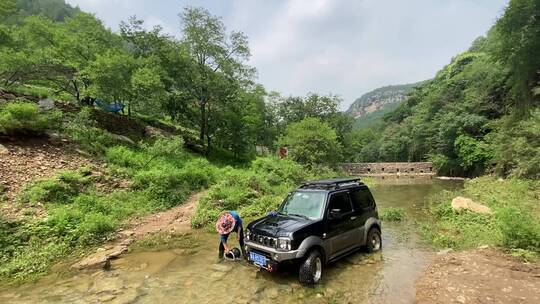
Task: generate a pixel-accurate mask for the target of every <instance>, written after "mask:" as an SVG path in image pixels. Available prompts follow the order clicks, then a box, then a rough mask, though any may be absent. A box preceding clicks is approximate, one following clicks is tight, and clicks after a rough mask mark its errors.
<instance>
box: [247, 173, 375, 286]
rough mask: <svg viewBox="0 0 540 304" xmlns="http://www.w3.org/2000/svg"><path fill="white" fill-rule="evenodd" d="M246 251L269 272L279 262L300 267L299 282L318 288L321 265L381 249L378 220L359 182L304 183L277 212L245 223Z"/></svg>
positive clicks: (366, 189)
mask: <svg viewBox="0 0 540 304" xmlns="http://www.w3.org/2000/svg"><path fill="white" fill-rule="evenodd" d="M245 243H246V251H247V253H248V259H249V261H250V262H251V263H253V264H254V265H256V266H258V267H261V268H264V269H266V270H268V271H270V272H272V271H274V270H276V269H277V267H278V266H279V265H281V264H284V263H292V264H296V265H300V270H299V280H300V282H302V283H306V284H314V283H317V282H318V281H319V280H320V278H321V274H322V268H323V265H324V264H327V263H329V262H333V261H335V260H337V259H339V258H341V257H343V256H345V255H347V254H349V253H351V252H353V251H355V250H356V249H358V248H360V247H365V248H366V249H367V251H368V252H374V251H378V250H380V249H381V247H382V242H381V221H380V220H379V216H378V214H377V206H376V205H375V200H374V199H373V196H372V195H371V192H370V191H369V189H368V187H367V186H366V185H365V184H364V183H362V182H361V181H360V179H358V178H341V179H328V180H318V181H312V182H307V183H304V184H303V185H301V186H300V187H299V188H298V189H297V190H295V191H293V192H291V193H290V194H289V195H288V196H287V198H286V199H285V200H284V201H283V203H282V204H281V206H280V207H279V209H278V210H277V211H274V212H271V213H270V214H268V215H267V216H266V217H264V218H261V219H258V220H256V221H253V222H251V223H249V225H248V226H247V229H246V237H245Z"/></svg>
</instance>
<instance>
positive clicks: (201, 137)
mask: <svg viewBox="0 0 540 304" xmlns="http://www.w3.org/2000/svg"><path fill="white" fill-rule="evenodd" d="M199 108H200V111H201V122H200V126H199V127H200V130H199V131H200V132H199V141H200V143H201V144H202V145H204V139H205V136H206V101H204V100H203V99H201V100H200V101H199Z"/></svg>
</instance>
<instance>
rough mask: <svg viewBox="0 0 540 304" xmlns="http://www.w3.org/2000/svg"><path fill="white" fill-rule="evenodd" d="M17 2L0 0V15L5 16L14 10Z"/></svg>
mask: <svg viewBox="0 0 540 304" xmlns="http://www.w3.org/2000/svg"><path fill="white" fill-rule="evenodd" d="M16 4H17V2H16V1H15V0H2V1H1V2H0V17H4V16H7V15H8V14H10V13H12V12H13V11H15V8H16Z"/></svg>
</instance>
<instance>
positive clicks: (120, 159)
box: [105, 146, 150, 169]
mask: <svg viewBox="0 0 540 304" xmlns="http://www.w3.org/2000/svg"><path fill="white" fill-rule="evenodd" d="M105 158H106V159H107V160H108V161H109V162H111V163H113V164H115V165H118V166H122V167H127V168H132V169H139V168H142V167H143V166H144V165H145V164H147V163H148V162H149V161H150V157H149V156H148V155H144V154H142V153H138V152H135V151H133V150H132V149H129V148H127V147H124V146H115V147H112V148H109V149H107V151H106V152H105Z"/></svg>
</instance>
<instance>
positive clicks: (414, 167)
mask: <svg viewBox="0 0 540 304" xmlns="http://www.w3.org/2000/svg"><path fill="white" fill-rule="evenodd" d="M341 166H342V168H343V169H344V170H345V171H346V172H347V173H349V175H358V176H362V175H364V176H370V175H371V176H377V175H436V174H437V172H435V169H434V168H433V164H432V163H429V162H420V163H344V164H341Z"/></svg>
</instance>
